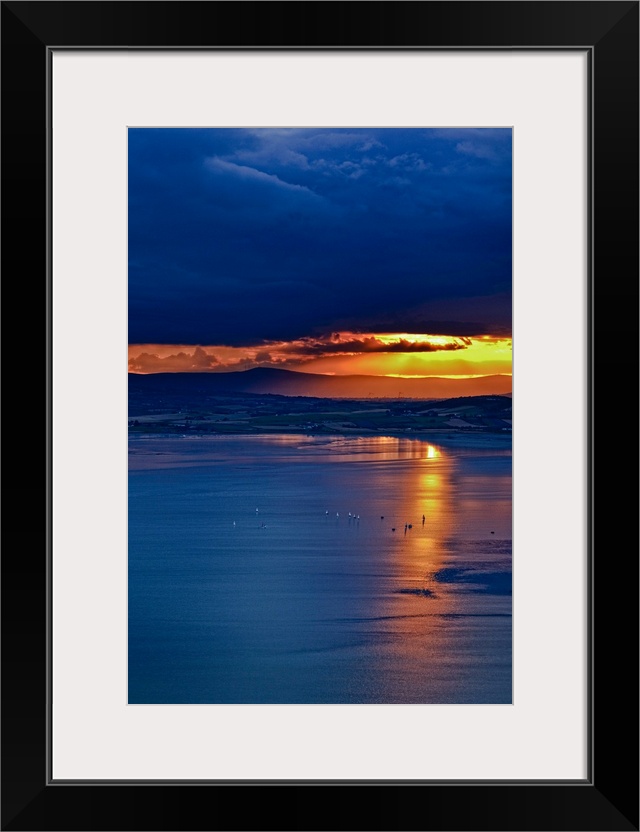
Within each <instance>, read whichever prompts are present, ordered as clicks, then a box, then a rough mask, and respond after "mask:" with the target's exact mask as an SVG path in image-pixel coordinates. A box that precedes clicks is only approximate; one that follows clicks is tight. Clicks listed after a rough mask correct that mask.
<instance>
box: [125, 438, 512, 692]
mask: <svg viewBox="0 0 640 832" xmlns="http://www.w3.org/2000/svg"><path fill="white" fill-rule="evenodd" d="M350 515H351V516H350ZM423 515H424V517H425V520H424V523H423V521H422V517H423ZM382 518H384V519H382ZM128 523H129V656H128V680H129V702H130V703H172V704H181V703H200V704H204V703H253V704H258V703H281V704H293V703H354V704H367V703H438V704H440V703H509V702H511V673H512V657H511V635H512V628H511V622H512V619H511V612H512V609H511V527H512V518H511V451H510V449H490V448H488V449H482V450H478V449H470V448H447V447H444V446H440V445H436V444H433V445H432V444H429V443H427V442H423V441H419V440H409V439H396V438H391V437H375V438H358V437H345V438H333V437H331V438H327V437H308V436H297V435H290V436H218V437H211V438H198V437H189V438H169V437H165V438H157V439H151V438H146V439H145V438H132V439H131V441H130V445H129V520H128ZM405 524H407V528H406V529H405ZM409 524H410V525H411V528H409V527H408V526H409ZM393 529H395V531H392V530H393Z"/></svg>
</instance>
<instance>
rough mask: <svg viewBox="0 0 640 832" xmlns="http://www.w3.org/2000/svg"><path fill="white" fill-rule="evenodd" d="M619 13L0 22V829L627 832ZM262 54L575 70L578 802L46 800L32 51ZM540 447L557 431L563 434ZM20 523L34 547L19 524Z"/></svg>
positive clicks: (81, 9)
mask: <svg viewBox="0 0 640 832" xmlns="http://www.w3.org/2000/svg"><path fill="white" fill-rule="evenodd" d="M638 11H639V3H638V2H627V0H624V1H621V2H617V1H616V0H614V2H599V1H598V0H596V1H595V2H582V0H576V1H575V2H510V1H509V0H506V1H505V2H483V0H477V2H340V3H332V2H268V1H267V2H172V1H171V0H168V1H167V2H84V1H83V0H81V1H80V2H56V1H55V0H54V1H53V2H3V3H2V70H3V72H2V109H3V121H2V124H3V127H2V146H3V154H2V176H3V179H2V181H3V192H4V193H3V218H2V223H3V249H2V265H3V277H4V280H3V289H4V294H5V304H6V308H8V309H9V313H10V316H11V318H12V320H18V321H20V320H22V322H23V327H26V326H27V325H28V324H31V326H30V327H29V333H30V334H29V335H28V336H22V338H21V342H20V343H16V341H15V338H16V336H15V334H14V332H15V330H14V329H13V328H11V329H10V330H9V332H10V334H11V346H12V349H11V350H10V351H8V357H7V352H5V357H6V360H5V362H3V363H4V367H5V371H6V370H8V372H9V380H10V382H13V383H12V384H11V390H10V396H9V397H8V408H7V407H5V413H6V423H5V424H8V428H7V433H9V431H10V432H11V435H12V439H11V441H10V442H9V443H5V464H7V459H8V460H9V465H10V466H11V467H10V468H9V470H10V472H11V473H12V474H13V475H14V476H15V478H16V479H15V480H14V479H13V476H12V477H11V479H10V480H9V482H8V484H7V488H6V489H5V492H3V496H4V497H5V499H6V503H7V510H6V511H5V518H7V519H5V524H4V532H5V534H4V538H5V547H4V552H3V558H2V616H3V620H2V623H3V627H2V829H6V830H57V829H60V830H125V829H126V830H147V829H149V830H165V829H166V830H170V829H172V830H179V829H184V830H187V829H189V830H201V829H202V830H204V829H233V830H240V829H264V830H269V829H274V830H312V829H314V830H315V829H318V830H320V829H325V830H326V829H363V830H366V829H371V830H377V829H387V830H390V829H392V830H436V829H437V830H543V831H544V830H637V829H638V828H639V827H638V823H639V813H638V778H639V769H638V529H637V496H638V495H637V489H636V488H635V487H631V486H628V485H626V486H625V485H623V484H622V483H621V480H620V473H619V466H620V465H622V467H623V468H624V467H625V466H627V467H629V468H631V471H632V473H637V459H638V453H637V451H638V445H637V434H638V431H637V422H638V420H637V381H638V359H637V355H638V350H637V339H638V68H639V61H638V52H639V50H638V19H639V17H638ZM276 46H277V47H284V48H298V49H315V48H318V49H321V48H327V47H333V48H359V49H387V48H421V49H438V48H455V49H470V48H481V49H487V48H497V49H516V50H521V49H533V50H538V49H546V50H550V49H551V50H553V49H567V48H574V49H584V50H587V51H588V54H589V60H590V84H591V89H590V97H591V102H590V104H591V112H590V136H589V142H590V146H589V154H590V161H591V181H590V182H589V183H588V184H589V188H588V192H589V200H590V204H589V212H590V223H591V242H590V248H591V259H590V263H589V281H590V284H589V299H590V308H589V330H590V332H589V335H590V345H591V348H590V356H589V361H588V372H589V380H590V384H589V426H588V433H589V439H590V446H591V456H590V459H589V460H588V471H589V482H588V484H587V485H588V489H589V498H590V509H591V511H590V517H589V542H588V553H587V555H588V559H589V563H588V575H589V595H590V600H589V605H590V615H589V620H590V627H589V633H588V641H589V655H590V680H591V684H590V689H589V690H588V699H589V712H590V717H591V720H590V721H591V730H590V732H589V736H588V738H587V739H588V752H589V772H588V777H587V779H586V780H585V781H584V782H558V781H549V782H543V781H536V782H522V781H520V782H511V781H500V782H495V781H493V782H447V783H443V782H437V783H419V782H418V783H417V782H408V783H404V782H392V783H388V782H387V783H383V782H351V781H348V782H347V781H342V782H329V781H323V782H321V783H305V782H294V781H291V782H284V783H283V782H280V783H276V782H271V783H260V784H256V783H235V784H210V783H206V782H205V783H203V782H200V783H184V782H177V783H175V782H174V783H171V782H158V781H156V782H149V783H146V782H144V783H143V782H138V781H136V782H109V783H105V784H97V783H95V782H91V783H80V782H78V783H68V782H66V783H57V782H55V781H51V780H50V779H49V774H48V772H49V771H50V766H49V761H50V748H51V743H50V736H49V734H48V731H49V712H50V707H51V687H50V670H51V668H50V662H49V647H50V638H51V630H50V626H49V616H50V604H49V597H50V596H49V590H50V587H49V578H50V555H51V552H50V541H51V511H50V508H51V453H50V443H49V438H50V432H51V419H50V415H51V410H50V406H51V398H50V395H51V383H52V380H51V355H50V346H51V341H50V336H51V333H50V326H49V323H50V313H51V309H50V300H51V298H50V294H51V282H50V271H49V269H50V221H51V217H50V211H49V196H50V178H49V177H50V170H49V157H48V153H49V141H48V138H49V134H50V129H51V127H50V121H49V118H50V103H51V102H50V89H49V80H50V78H49V65H50V56H51V50H52V49H53V48H61V47H66V48H88V49H111V48H154V49H158V48H175V47H180V48H183V49H192V48H193V49H195V48H202V47H208V48H232V47H233V48H237V47H240V48H248V49H249V48H251V49H252V48H273V47H276ZM19 337H20V336H19ZM25 342H26V343H25ZM16 353H19V356H18V357H16V355H15V354H16ZM45 356H46V360H45ZM621 356H623V358H622V360H621V358H620V357H621ZM630 391H631V392H633V394H634V395H633V396H629V392H630ZM16 399H17V401H16ZM15 405H17V407H15ZM614 427H617V428H618V430H617V431H612V428H614ZM559 429H570V427H569V426H563V425H562V423H561V420H560V425H559ZM16 433H17V434H19V436H20V439H19V440H18V441H15V438H14V437H15V435H16ZM596 436H597V437H598V439H599V442H598V444H597V446H596V443H595V439H596ZM11 463H13V465H11ZM43 463H45V465H43ZM636 480H637V478H633V479H632V480H631V482H634V481H636ZM5 482H7V481H5ZM596 497H597V498H598V499H597V505H596ZM25 512H29V515H27V514H26V513H25ZM36 512H37V514H38V516H39V518H40V519H41V523H40V524H39V525H38V524H36V523H34V522H32V518H30V515H33V513H36ZM24 518H27V519H24ZM45 518H46V519H45ZM620 655H623V656H624V657H625V658H624V659H623V660H621V659H620ZM621 748H622V751H621ZM247 790H248V792H247Z"/></svg>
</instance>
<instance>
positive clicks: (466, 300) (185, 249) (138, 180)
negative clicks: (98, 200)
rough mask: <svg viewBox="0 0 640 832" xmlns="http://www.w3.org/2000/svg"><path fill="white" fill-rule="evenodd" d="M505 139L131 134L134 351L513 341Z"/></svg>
mask: <svg viewBox="0 0 640 832" xmlns="http://www.w3.org/2000/svg"><path fill="white" fill-rule="evenodd" d="M511 191H512V182H511V130H506V129H505V130H488V129H478V130H459V129H456V130H441V129H438V130H435V129H434V130H423V129H329V128H318V129H305V130H297V129H293V130H289V129H283V130H278V129H265V130H244V129H243V130H235V129H148V128H140V129H130V130H129V343H132V344H141V343H165V344H228V345H237V346H242V345H255V344H259V343H261V342H262V341H263V340H266V341H269V340H289V339H295V338H300V337H303V336H321V335H323V334H327V333H331V332H333V331H351V332H366V333H375V332H409V333H429V334H449V335H458V336H471V335H480V334H484V333H487V334H506V335H508V334H510V333H511Z"/></svg>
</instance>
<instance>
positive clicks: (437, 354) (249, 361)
mask: <svg viewBox="0 0 640 832" xmlns="http://www.w3.org/2000/svg"><path fill="white" fill-rule="evenodd" d="M253 367H280V368H285V369H290V370H300V371H304V372H308V373H324V374H331V375H354V374H357V375H385V376H407V377H410V376H450V377H455V376H461V377H462V376H464V377H467V378H469V377H474V376H482V375H496V374H502V375H510V374H511V339H510V338H505V337H494V336H488V335H482V336H478V337H471V338H470V337H466V336H465V337H459V336H449V335H428V334H412V333H353V332H334V333H331V334H330V335H326V336H321V337H311V336H309V337H305V338H299V339H297V340H295V341H269V342H263V343H261V344H258V345H254V346H242V347H231V346H227V345H215V346H202V345H198V346H195V345H185V344H130V345H129V372H132V373H163V372H164V373H181V372H231V371H234V370H249V369H251V368H253Z"/></svg>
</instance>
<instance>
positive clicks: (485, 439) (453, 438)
mask: <svg viewBox="0 0 640 832" xmlns="http://www.w3.org/2000/svg"><path fill="white" fill-rule="evenodd" d="M227 436H229V437H234V438H240V437H243V436H246V437H255V436H258V437H269V436H274V437H278V436H308V437H312V438H316V439H338V438H342V439H349V438H356V439H359V438H362V439H382V438H391V439H408V440H417V441H420V442H424V443H427V444H432V445H442V446H444V447H451V448H471V449H473V448H475V449H478V450H482V449H492V448H495V449H496V450H506V449H508V448H511V447H512V444H513V442H512V433H511V432H510V431H509V432H507V431H505V432H504V433H490V432H486V433H467V432H463V431H455V430H450V431H444V430H438V429H435V430H432V431H415V432H413V431H411V432H410V433H406V432H402V431H393V430H391V431H384V432H380V433H364V432H361V431H341V432H335V433H313V432H312V431H303V430H295V429H293V428H292V429H291V430H279V431H261V432H259V433H258V432H252V433H249V432H244V431H238V432H232V431H228V432H224V433H209V432H207V433H196V432H193V433H188V434H181V433H153V432H150V433H146V432H142V431H136V432H135V433H129V435H128V442H129V441H131V439H132V438H135V439H141V440H144V439H157V440H159V441H162V440H166V439H217V438H219V437H227Z"/></svg>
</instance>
